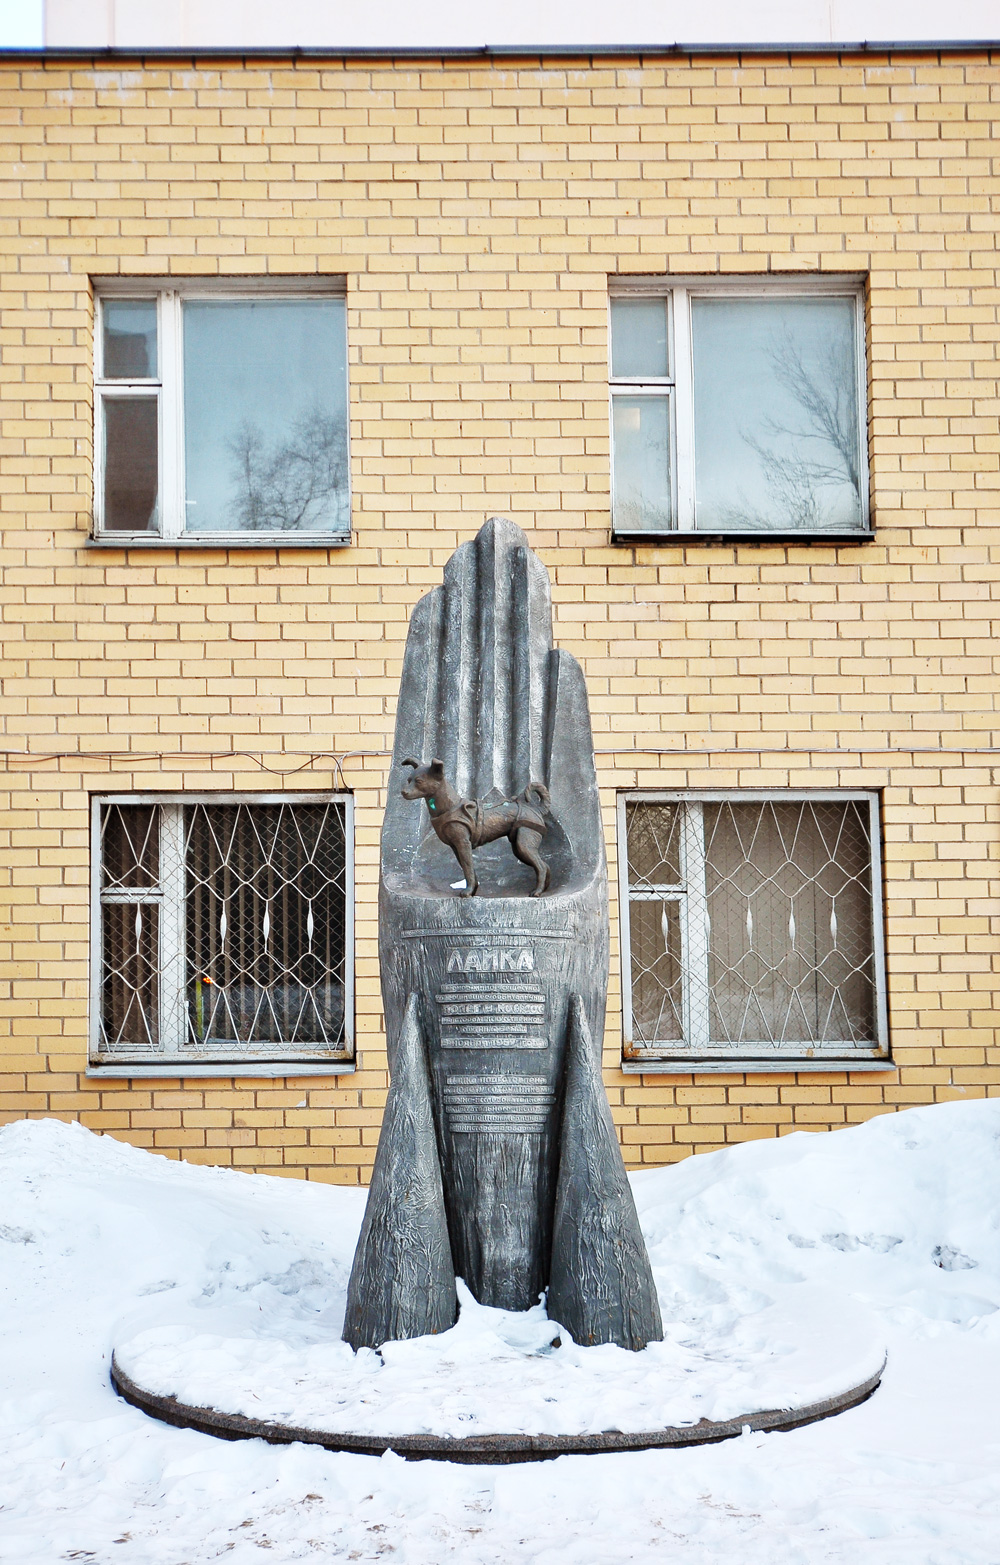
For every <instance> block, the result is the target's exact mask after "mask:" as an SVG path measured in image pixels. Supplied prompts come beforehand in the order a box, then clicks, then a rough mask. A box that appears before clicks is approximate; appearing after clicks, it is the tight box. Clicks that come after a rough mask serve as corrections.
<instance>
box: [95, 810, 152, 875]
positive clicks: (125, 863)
mask: <svg viewBox="0 0 1000 1565" xmlns="http://www.w3.org/2000/svg"><path fill="white" fill-rule="evenodd" d="M159 826H160V812H159V809H158V808H157V806H156V805H155V804H106V805H105V806H104V807H103V810H102V813H101V868H102V874H103V885H104V887H105V889H106V890H112V889H115V888H119V889H122V890H134V889H138V888H140V887H143V886H147V887H151V888H152V887H155V886H156V885H157V884H158V883H159V878H160V830H159Z"/></svg>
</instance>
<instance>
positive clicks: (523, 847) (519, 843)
mask: <svg viewBox="0 0 1000 1565" xmlns="http://www.w3.org/2000/svg"><path fill="white" fill-rule="evenodd" d="M541 840H542V837H541V833H540V832H537V831H532V830H531V828H530V827H528V826H519V827H518V829H517V831H515V832H512V833H511V837H510V845H511V847H512V848H513V849H514V854H515V857H516V858H519V859H520V860H521V863H522V864H527V865H529V867H530V868H531V869H533V870H534V872H535V889H534V891H533V892H532V893H531V895H532V896H533V897H540V896H541V894H542V892H543V891H546V890H547V889H548V885H549V881H550V880H551V879H552V876H551V874H550V872H549V866H548V865H547V864H546V862H545V860H544V859H543V858H542V856H541V854H540V853H539V852H538V848H539V845H540V843H541Z"/></svg>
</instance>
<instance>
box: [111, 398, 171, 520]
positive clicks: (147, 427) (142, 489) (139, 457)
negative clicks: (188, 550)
mask: <svg viewBox="0 0 1000 1565" xmlns="http://www.w3.org/2000/svg"><path fill="white" fill-rule="evenodd" d="M157 423H158V419H157V399H156V397H155V396H152V397H105V398H104V526H105V528H106V529H108V530H110V531H112V532H115V531H119V532H130V533H143V532H155V530H156V527H157V515H156V500H157V491H158V487H159V479H158V468H159V463H158V457H157Z"/></svg>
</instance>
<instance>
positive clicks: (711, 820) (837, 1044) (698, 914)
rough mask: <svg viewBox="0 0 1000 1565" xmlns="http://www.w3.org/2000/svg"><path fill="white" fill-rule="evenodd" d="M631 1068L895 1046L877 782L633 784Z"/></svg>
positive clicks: (770, 1062) (861, 1061) (797, 1060)
mask: <svg viewBox="0 0 1000 1565" xmlns="http://www.w3.org/2000/svg"><path fill="white" fill-rule="evenodd" d="M618 857H619V889H620V908H621V940H622V995H623V1020H624V1057H625V1068H626V1069H630V1068H631V1069H643V1068H650V1066H651V1067H652V1068H653V1069H674V1070H687V1071H690V1070H705V1069H709V1070H711V1069H716V1070H719V1069H722V1070H726V1069H728V1070H733V1069H737V1070H746V1069H751V1070H754V1069H761V1068H763V1069H767V1068H770V1069H778V1070H782V1069H783V1070H789V1069H795V1070H801V1069H810V1068H811V1069H830V1068H846V1069H851V1070H855V1069H858V1068H859V1067H860V1068H865V1066H866V1065H867V1066H868V1067H869V1068H870V1067H871V1066H872V1065H873V1064H878V1063H880V1062H882V1063H884V1062H885V1061H886V1060H887V1059H888V1052H889V1051H888V1030H887V1021H886V1006H885V974H884V957H883V942H882V898H881V867H880V854H879V817H878V797H877V795H875V794H871V793H855V792H849V791H838V792H836V793H818V792H811V793H787V792H786V793H750V792H746V791H741V792H739V793H730V792H721V793H697V794H694V793H687V794H674V793H648V792H643V793H626V794H622V795H620V796H619V805H618Z"/></svg>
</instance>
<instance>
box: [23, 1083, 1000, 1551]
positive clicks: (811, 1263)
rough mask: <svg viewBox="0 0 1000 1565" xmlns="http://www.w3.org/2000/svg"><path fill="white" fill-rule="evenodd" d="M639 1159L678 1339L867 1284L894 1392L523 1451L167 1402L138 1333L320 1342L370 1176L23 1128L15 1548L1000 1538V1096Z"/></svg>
mask: <svg viewBox="0 0 1000 1565" xmlns="http://www.w3.org/2000/svg"><path fill="white" fill-rule="evenodd" d="M635 1190H636V1197H637V1201H638V1204H639V1208H640V1213H641V1216H642V1219H643V1227H644V1230H645V1232H646V1235H647V1240H648V1243H649V1246H650V1253H651V1257H652V1260H653V1265H654V1269H655V1271H656V1275H657V1282H658V1286H659V1288H660V1293H661V1300H662V1304H663V1310H664V1318H665V1321H666V1322H667V1323H668V1327H669V1332H668V1334H669V1335H670V1336H671V1338H672V1339H673V1340H674V1341H676V1342H678V1343H682V1342H683V1341H685V1340H695V1339H696V1338H697V1339H698V1340H704V1339H705V1336H706V1333H707V1332H708V1333H714V1335H715V1337H716V1338H717V1339H718V1340H719V1341H721V1342H725V1341H726V1340H732V1341H736V1340H739V1339H740V1337H741V1334H742V1336H743V1338H744V1339H745V1338H746V1333H747V1331H748V1329H750V1328H749V1327H748V1322H749V1323H752V1322H753V1320H754V1318H755V1317H757V1318H760V1319H764V1318H767V1314H768V1310H769V1309H770V1308H771V1307H772V1304H774V1303H779V1302H780V1304H781V1305H782V1306H783V1307H784V1308H786V1309H787V1308H789V1307H791V1308H793V1309H794V1307H795V1302H796V1300H798V1301H799V1302H800V1304H801V1313H802V1316H803V1318H805V1317H806V1316H808V1315H809V1314H810V1313H811V1314H812V1315H813V1317H814V1318H816V1317H817V1312H819V1314H822V1313H823V1312H824V1311H825V1312H829V1311H831V1310H832V1311H833V1313H834V1316H836V1313H837V1311H838V1308H839V1302H838V1301H841V1300H843V1301H844V1305H843V1307H844V1311H845V1313H846V1312H847V1311H848V1310H849V1309H851V1308H854V1306H855V1305H856V1304H857V1303H858V1302H860V1303H861V1304H862V1305H864V1306H865V1307H866V1308H867V1310H868V1311H870V1312H871V1314H872V1315H873V1316H874V1318H875V1320H876V1322H877V1330H878V1332H879V1334H880V1338H881V1340H884V1341H885V1343H886V1345H887V1346H888V1350H889V1366H888V1369H887V1372H886V1375H885V1379H884V1381H883V1383H882V1386H881V1387H880V1389H879V1390H878V1391H877V1392H876V1394H875V1396H874V1397H873V1398H872V1399H871V1400H870V1401H869V1402H867V1403H866V1404H865V1405H864V1406H862V1407H860V1408H856V1409H853V1410H851V1411H850V1412H847V1413H845V1414H842V1415H841V1416H839V1417H838V1418H834V1419H830V1420H827V1421H826V1422H824V1423H820V1424H815V1425H812V1426H810V1427H809V1428H806V1429H802V1430H798V1431H794V1432H792V1433H789V1434H772V1435H751V1434H745V1435H743V1436H742V1437H741V1438H740V1439H737V1440H733V1441H730V1442H728V1443H726V1444H724V1445H719V1446H712V1447H707V1448H700V1449H699V1448H694V1449H689V1450H679V1451H665V1452H645V1453H641V1454H637V1455H616V1456H596V1457H595V1456H586V1457H562V1458H560V1459H559V1460H557V1461H555V1462H545V1463H538V1464H526V1465H522V1466H515V1467H507V1468H503V1467H496V1468H485V1467H484V1468H475V1467H460V1466H454V1465H451V1464H448V1463H443V1462H440V1463H439V1462H433V1463H424V1462H421V1463H405V1462H403V1461H402V1460H401V1459H400V1458H398V1457H395V1456H392V1455H389V1456H386V1457H382V1458H380V1459H375V1458H371V1457H355V1456H344V1455H334V1454H330V1453H327V1452H324V1451H322V1450H319V1449H316V1448H313V1447H306V1446H289V1447H270V1446H267V1445H264V1444H263V1443H262V1442H258V1441H245V1442H244V1441H241V1442H233V1443H229V1442H224V1441H220V1440H214V1439H213V1438H212V1437H210V1436H207V1435H199V1434H196V1433H194V1432H193V1431H189V1430H177V1429H171V1428H168V1427H166V1426H164V1425H162V1424H158V1423H156V1422H154V1421H153V1420H151V1419H149V1418H147V1417H145V1416H144V1415H143V1414H142V1413H140V1412H138V1411H136V1410H135V1409H133V1408H130V1407H127V1406H126V1405H125V1404H123V1403H122V1402H120V1401H119V1400H118V1399H117V1397H116V1396H115V1394H114V1392H113V1390H112V1389H111V1387H110V1385H109V1382H108V1365H109V1360H110V1353H111V1348H112V1346H113V1345H114V1344H116V1343H122V1342H124V1341H127V1340H128V1339H130V1338H135V1337H136V1335H137V1334H138V1333H141V1332H144V1331H148V1330H151V1329H152V1330H157V1329H162V1328H164V1327H168V1326H170V1325H172V1324H177V1323H178V1322H181V1323H186V1322H191V1323H192V1330H194V1329H195V1328H196V1327H200V1331H201V1333H202V1334H203V1335H212V1334H213V1333H214V1334H217V1335H220V1336H222V1337H225V1336H227V1335H230V1334H234V1335H241V1334H242V1335H246V1334H247V1333H248V1332H250V1333H251V1334H252V1335H254V1336H256V1337H257V1338H258V1339H262V1338H263V1339H266V1338H270V1339H272V1340H273V1341H274V1345H275V1355H276V1357H279V1356H280V1354H281V1352H283V1351H285V1346H284V1345H287V1344H288V1343H294V1344H297V1345H298V1346H299V1347H301V1348H303V1349H308V1350H310V1351H311V1350H312V1349H313V1348H317V1349H320V1350H321V1351H322V1349H323V1345H324V1343H326V1342H331V1341H332V1342H335V1341H336V1339H337V1338H338V1337H339V1332H340V1322H341V1318H342V1314H343V1304H344V1289H345V1285H346V1280H347V1273H348V1269H349V1266H350V1260H351V1255H352V1253H353V1247H354V1242H355V1238H356V1235H357V1229H358V1226H359V1224H360V1220H361V1215H362V1210H363V1204H364V1195H363V1193H362V1192H357V1191H344V1190H340V1189H331V1188H329V1187H324V1186H309V1185H304V1184H301V1183H299V1182H297V1181H295V1182H293V1181H283V1180H277V1179H268V1178H264V1177H251V1176H248V1175H238V1174H231V1173H227V1172H224V1171H221V1170H211V1169H201V1168H195V1167H190V1166H187V1165H184V1164H177V1163H168V1162H165V1161H163V1160H162V1159H159V1158H155V1157H152V1156H150V1155H148V1154H146V1153H143V1152H138V1151H135V1150H133V1149H132V1148H130V1147H126V1146H123V1145H121V1144H119V1143H117V1142H115V1141H113V1140H112V1139H110V1138H108V1137H105V1138H98V1137H95V1136H92V1135H90V1134H89V1133H88V1132H86V1131H84V1130H81V1129H80V1128H79V1127H76V1126H63V1125H59V1124H56V1123H54V1122H41V1123H34V1124H17V1125H13V1126H10V1127H8V1128H7V1129H6V1130H5V1131H3V1132H2V1133H0V1363H2V1368H0V1399H2V1400H0V1560H2V1561H4V1565H7V1562H10V1565H15V1562H17V1565H22V1562H25V1565H27V1562H30V1565H55V1562H57V1561H62V1560H85V1561H95V1562H97V1565H106V1562H107V1565H110V1562H121V1565H130V1562H135V1565H147V1562H148V1565H205V1562H209V1561H213V1560H216V1559H219V1560H225V1561H227V1562H233V1565H246V1562H249V1561H254V1562H262V1561H269V1562H271V1565H279V1562H281V1565H283V1562H286V1561H287V1562H291V1561H299V1560H305V1561H311V1560H316V1561H320V1560H323V1561H326V1560H338V1561H339V1560H345V1561H346V1560H356V1561H360V1562H362V1565H364V1562H368V1561H375V1560H392V1561H400V1562H403V1565H450V1562H456V1565H458V1562H460V1565H605V1562H619V1561H621V1562H625V1561H637V1562H639V1561H641V1562H647V1561H648V1562H654V1561H655V1562H657V1565H661V1562H663V1561H664V1560H667V1559H670V1560H671V1561H679V1562H681V1565H709V1562H711V1565H721V1562H722V1561H726V1562H727V1565H729V1562H730V1561H731V1560H732V1559H734V1558H735V1559H739V1561H740V1562H741V1565H765V1562H766V1565H793V1562H794V1565H821V1562H826V1561H836V1562H838V1565H839V1562H844V1565H847V1562H848V1561H850V1562H851V1565H875V1562H877V1565H882V1562H885V1565H890V1562H891V1565H895V1562H900V1565H1000V1100H996V1101H992V1102H974V1103H968V1104H954V1105H946V1106H941V1107H938V1108H934V1109H916V1110H910V1111H908V1112H906V1113H903V1114H899V1115H896V1116H888V1117H885V1118H882V1119H879V1120H876V1121H874V1122H872V1123H871V1124H869V1125H866V1126H863V1127H861V1128H859V1129H857V1130H850V1131H840V1132H837V1133H836V1134H833V1135H817V1136H804V1135H796V1136H790V1137H787V1138H784V1139H782V1140H781V1141H776V1142H774V1141H768V1142H758V1143H754V1144H752V1145H748V1146H744V1147H738V1148H734V1149H732V1150H731V1151H727V1152H723V1153H717V1154H714V1155H711V1156H704V1157H700V1158H697V1159H691V1160H689V1161H688V1162H687V1163H685V1164H683V1165H682V1166H680V1167H678V1168H674V1169H666V1170H662V1171H657V1172H653V1173H647V1174H643V1175H640V1176H638V1177H637V1178H636V1180H635ZM818 1300H821V1301H823V1302H822V1307H820V1305H819V1304H818V1302H817V1301H818ZM848 1301H853V1302H852V1303H849V1302H848ZM495 1314H496V1312H484V1314H483V1315H482V1316H479V1317H477V1316H476V1314H475V1311H474V1310H473V1312H472V1315H471V1316H469V1317H468V1318H467V1322H466V1328H465V1329H466V1331H467V1332H468V1330H469V1329H470V1322H471V1324H472V1326H473V1327H475V1329H476V1331H478V1332H480V1334H481V1333H482V1331H484V1330H487V1329H489V1330H494V1329H496V1328H497V1326H498V1323H497V1322H496V1321H494V1320H492V1319H491V1317H493V1316H494V1315H495ZM499 1324H500V1325H502V1323H499ZM504 1329H508V1332H509V1328H504ZM524 1329H525V1330H526V1331H528V1332H529V1335H530V1332H531V1331H535V1330H537V1331H540V1332H541V1333H542V1335H544V1329H545V1326H544V1322H543V1321H542V1320H541V1319H540V1317H539V1318H538V1319H537V1320H536V1322H535V1324H534V1325H531V1323H529V1322H527V1321H526V1322H525V1328H524ZM460 1330H461V1328H460ZM523 1345H524V1344H523V1343H522V1346H523ZM529 1345H530V1344H529ZM537 1346H539V1347H541V1348H543V1349H544V1348H545V1346H546V1344H545V1343H544V1342H542V1341H541V1338H539V1343H538V1344H537ZM336 1351H337V1352H339V1350H336ZM559 1351H562V1350H559ZM574 1351H576V1350H574ZM598 1351H603V1350H598ZM417 1411H418V1412H419V1409H418V1410H417Z"/></svg>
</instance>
